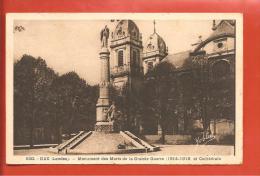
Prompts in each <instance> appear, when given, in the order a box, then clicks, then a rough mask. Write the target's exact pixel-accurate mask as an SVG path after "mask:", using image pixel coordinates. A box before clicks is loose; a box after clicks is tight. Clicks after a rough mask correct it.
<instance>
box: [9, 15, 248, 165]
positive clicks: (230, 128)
mask: <svg viewBox="0 0 260 176" xmlns="http://www.w3.org/2000/svg"><path fill="white" fill-rule="evenodd" d="M6 42H7V44H6V54H7V57H6V71H7V72H6V91H7V92H6V101H7V102H6V128H7V131H6V139H7V141H6V143H7V145H6V156H7V164H242V163H243V157H242V156H243V146H242V144H243V141H242V137H243V129H242V121H243V112H242V110H243V106H242V102H243V16H242V14H239V13H74V14H73V13H62V14H61V13H9V14H7V18H6Z"/></svg>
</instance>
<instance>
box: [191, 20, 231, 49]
mask: <svg viewBox="0 0 260 176" xmlns="http://www.w3.org/2000/svg"><path fill="white" fill-rule="evenodd" d="M212 29H213V32H212V33H211V34H210V36H209V37H207V39H206V40H204V41H202V42H201V43H200V44H199V45H198V46H197V47H196V48H195V49H194V52H196V51H198V50H199V49H200V48H202V47H204V46H205V45H206V44H207V43H209V42H210V41H212V40H215V39H218V38H222V37H235V23H234V22H233V21H232V20H221V21H220V23H219V24H218V25H216V26H215V27H213V28H212Z"/></svg>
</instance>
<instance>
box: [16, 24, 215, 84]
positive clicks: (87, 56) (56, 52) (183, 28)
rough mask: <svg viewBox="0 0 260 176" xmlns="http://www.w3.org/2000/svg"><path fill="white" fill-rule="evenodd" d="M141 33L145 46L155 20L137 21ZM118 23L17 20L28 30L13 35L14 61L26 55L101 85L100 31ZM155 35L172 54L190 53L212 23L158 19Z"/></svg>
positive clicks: (111, 29) (61, 72) (206, 34)
mask: <svg viewBox="0 0 260 176" xmlns="http://www.w3.org/2000/svg"><path fill="white" fill-rule="evenodd" d="M134 22H135V23H136V25H137V26H138V27H139V31H140V32H141V33H142V37H143V45H145V43H146V40H147V39H148V37H149V36H150V35H151V34H152V33H153V30H154V24H153V20H135V21H134ZM116 24H117V22H111V21H109V20H59V21H55V20H16V21H14V26H20V25H21V26H23V27H24V28H25V30H22V31H21V32H19V31H16V32H15V33H14V60H18V59H20V58H21V57H22V56H23V55H24V54H29V55H31V56H33V57H36V58H37V57H41V58H43V59H44V60H45V61H46V63H47V65H48V66H49V67H50V68H52V69H54V71H55V72H57V73H59V74H60V75H62V74H64V73H66V72H69V71H75V72H76V73H77V74H78V75H79V76H80V77H82V78H84V79H85V80H86V82H87V83H88V84H91V85H93V84H97V83H98V82H99V70H100V69H99V68H100V65H99V50H100V45H101V44H100V31H101V29H102V28H103V27H104V26H105V25H108V27H109V29H110V31H113V30H114V28H115V25H116ZM155 27H156V32H157V33H158V34H159V35H160V36H161V37H162V38H163V39H164V41H165V42H166V45H167V46H168V50H169V54H173V53H177V52H181V51H185V50H190V49H192V47H191V44H193V43H196V42H197V41H198V40H199V39H198V37H199V36H200V35H201V36H202V39H206V38H207V37H208V36H209V35H210V33H211V32H212V30H211V27H212V21H211V20H203V21H202V20H193V21H189V20H171V21H166V20H157V21H156V25H155Z"/></svg>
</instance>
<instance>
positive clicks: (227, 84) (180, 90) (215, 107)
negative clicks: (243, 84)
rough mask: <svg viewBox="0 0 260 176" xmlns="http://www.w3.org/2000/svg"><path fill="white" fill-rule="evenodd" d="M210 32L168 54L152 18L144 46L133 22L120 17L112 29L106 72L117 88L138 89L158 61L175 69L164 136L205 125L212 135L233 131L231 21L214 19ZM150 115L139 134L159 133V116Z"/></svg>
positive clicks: (189, 132) (233, 58) (233, 76)
mask: <svg viewBox="0 0 260 176" xmlns="http://www.w3.org/2000/svg"><path fill="white" fill-rule="evenodd" d="M209 30H212V32H211V34H210V35H209V36H208V37H207V38H206V39H205V40H200V41H199V42H198V43H196V44H194V46H193V48H192V47H191V48H187V50H186V51H182V52H179V53H173V54H170V53H168V47H167V43H165V41H164V39H163V38H162V37H161V36H160V35H159V34H158V33H157V32H156V28H155V22H154V31H153V33H152V34H151V35H150V36H149V38H148V39H147V41H146V42H145V44H144V45H143V41H142V35H141V33H140V31H139V29H138V26H137V25H136V24H135V23H134V22H133V21H132V20H121V21H119V22H118V24H117V25H116V27H115V29H114V30H113V32H112V38H111V44H110V48H111V59H110V66H111V68H110V70H111V80H112V83H113V85H114V86H115V87H116V88H117V89H123V87H124V86H127V87H128V88H129V90H131V91H135V90H136V91H138V89H139V88H140V86H141V85H142V84H144V82H146V81H147V80H148V82H149V79H148V78H149V75H148V74H147V73H148V72H149V71H151V70H153V69H154V68H155V67H156V66H157V65H159V64H161V63H167V64H170V65H172V67H173V68H174V70H173V71H172V73H171V76H172V77H173V79H171V80H173V84H172V85H173V87H172V90H173V91H172V92H173V93H172V95H171V94H169V98H168V100H169V101H171V100H172V101H174V103H173V104H174V105H173V106H172V112H173V113H172V117H170V119H172V120H170V121H169V123H167V125H166V133H167V134H192V133H193V131H194V130H196V129H197V130H198V129H204V130H209V131H210V132H211V133H213V134H215V135H218V134H219V135H221V134H223V135H231V136H232V135H234V121H235V89H234V85H235V21H233V20H220V21H218V22H216V21H215V20H213V23H212V29H209ZM172 50H174V48H173V49H172ZM147 75H148V76H147ZM152 88H153V87H152V86H151V89H152ZM176 94H177V98H176ZM171 96H172V97H171ZM149 118H150V120H149V122H148V121H146V122H143V127H142V128H143V133H144V134H159V133H160V131H161V129H162V127H160V124H159V122H158V120H155V118H152V117H149ZM151 121H154V122H151ZM145 123H148V125H145ZM151 124H153V125H151ZM141 126H142V125H141ZM145 128H149V129H145Z"/></svg>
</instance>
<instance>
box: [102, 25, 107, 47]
mask: <svg viewBox="0 0 260 176" xmlns="http://www.w3.org/2000/svg"><path fill="white" fill-rule="evenodd" d="M108 38H109V29H108V27H107V25H106V26H105V28H104V29H102V30H101V33H100V40H101V47H102V48H103V47H105V48H107V45H108Z"/></svg>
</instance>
